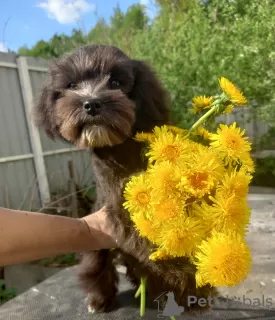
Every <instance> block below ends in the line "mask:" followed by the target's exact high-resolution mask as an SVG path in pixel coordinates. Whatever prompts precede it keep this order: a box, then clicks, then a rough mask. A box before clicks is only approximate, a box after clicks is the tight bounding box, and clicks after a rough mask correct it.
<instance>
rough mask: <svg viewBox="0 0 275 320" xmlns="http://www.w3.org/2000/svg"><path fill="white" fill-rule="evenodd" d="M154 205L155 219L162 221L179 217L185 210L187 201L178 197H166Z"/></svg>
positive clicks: (153, 215) (153, 213) (153, 214)
mask: <svg viewBox="0 0 275 320" xmlns="http://www.w3.org/2000/svg"><path fill="white" fill-rule="evenodd" d="M152 207H153V208H152V217H153V219H154V220H155V221H157V222H162V223H163V222H164V223H166V222H167V221H168V220H171V219H174V218H177V217H179V216H180V215H182V214H184V212H185V211H184V208H185V202H184V201H183V200H182V199H179V198H178V197H166V198H165V197H164V198H162V199H161V200H160V201H159V202H158V203H156V204H154V205H153V206H152Z"/></svg>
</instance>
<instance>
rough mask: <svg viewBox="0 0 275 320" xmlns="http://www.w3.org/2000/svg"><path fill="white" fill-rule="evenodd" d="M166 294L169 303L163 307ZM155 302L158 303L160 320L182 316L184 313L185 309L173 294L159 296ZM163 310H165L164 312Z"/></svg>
mask: <svg viewBox="0 0 275 320" xmlns="http://www.w3.org/2000/svg"><path fill="white" fill-rule="evenodd" d="M164 294H166V296H167V301H166V303H165V304H164V307H162V306H163V305H162V303H161V301H162V300H163V298H164ZM154 301H156V302H157V303H158V312H159V314H158V316H157V317H158V318H163V317H173V316H180V315H181V314H182V313H183V312H184V307H182V306H179V305H178V304H177V303H176V301H175V295H174V293H173V292H171V291H169V292H168V293H166V292H164V293H162V294H161V295H160V296H158V297H157V298H156V299H155V300H154ZM162 309H163V310H162Z"/></svg>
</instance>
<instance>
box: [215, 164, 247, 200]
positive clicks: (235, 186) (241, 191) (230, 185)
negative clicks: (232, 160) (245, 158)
mask: <svg viewBox="0 0 275 320" xmlns="http://www.w3.org/2000/svg"><path fill="white" fill-rule="evenodd" d="M251 179H252V176H251V175H250V174H248V173H247V172H246V170H245V169H243V168H241V169H240V170H239V171H237V169H235V170H234V171H233V172H231V173H226V174H225V176H224V178H223V179H222V181H221V186H219V187H218V190H219V192H223V194H224V195H226V194H227V195H232V194H235V195H236V196H238V197H241V198H244V197H246V195H247V193H248V188H249V184H250V182H251Z"/></svg>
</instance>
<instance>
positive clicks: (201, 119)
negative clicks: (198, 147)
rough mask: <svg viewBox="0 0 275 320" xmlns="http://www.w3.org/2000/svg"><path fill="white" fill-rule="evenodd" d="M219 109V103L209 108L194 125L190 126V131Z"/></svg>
mask: <svg viewBox="0 0 275 320" xmlns="http://www.w3.org/2000/svg"><path fill="white" fill-rule="evenodd" d="M216 109H217V105H213V107H212V108H211V109H210V110H208V111H207V112H206V113H205V114H204V115H203V116H202V117H201V118H200V119H199V120H198V121H197V122H195V124H193V126H192V127H191V128H190V130H189V131H193V130H195V129H196V128H198V127H199V126H200V125H201V124H202V123H203V122H204V121H205V120H206V119H207V118H208V117H209V116H210V115H211V114H212V113H214V112H215V111H216Z"/></svg>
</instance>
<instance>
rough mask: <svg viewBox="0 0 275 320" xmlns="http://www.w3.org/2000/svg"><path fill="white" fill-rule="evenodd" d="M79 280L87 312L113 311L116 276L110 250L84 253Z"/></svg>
mask: <svg viewBox="0 0 275 320" xmlns="http://www.w3.org/2000/svg"><path fill="white" fill-rule="evenodd" d="M79 280H80V283H81V285H82V287H83V289H84V290H85V292H86V293H87V294H88V310H89V312H92V313H94V312H108V311H111V310H113V309H114V307H115V305H116V293H117V285H118V274H117V271H116V268H115V266H114V265H113V254H112V252H111V251H110V250H99V251H92V252H89V253H85V254H84V255H83V259H82V262H81V265H80V272H79Z"/></svg>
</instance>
